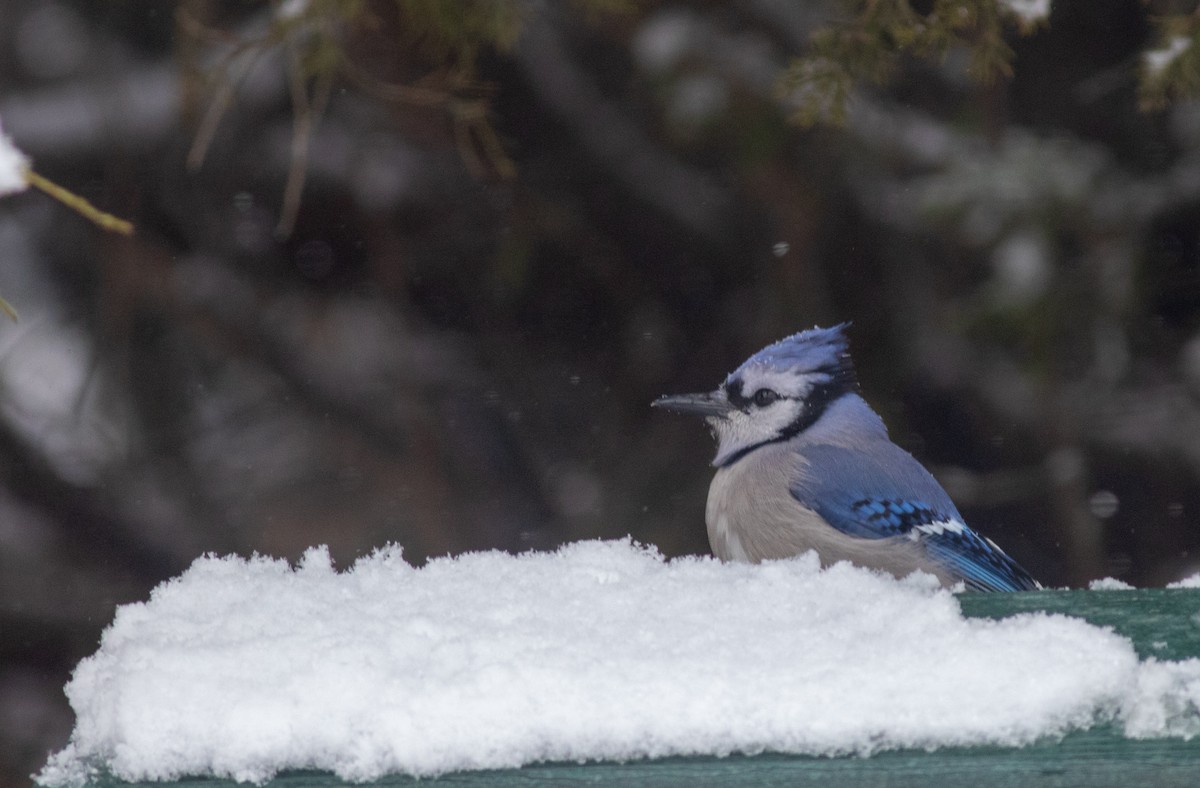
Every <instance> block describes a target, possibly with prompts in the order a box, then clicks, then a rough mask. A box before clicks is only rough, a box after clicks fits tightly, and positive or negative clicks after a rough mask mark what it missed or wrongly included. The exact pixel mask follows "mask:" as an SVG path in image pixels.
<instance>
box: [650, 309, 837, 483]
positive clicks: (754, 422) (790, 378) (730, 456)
mask: <svg viewBox="0 0 1200 788" xmlns="http://www.w3.org/2000/svg"><path fill="white" fill-rule="evenodd" d="M847 325H848V324H847V323H842V324H839V325H836V326H833V327H831V328H813V329H811V330H809V331H801V332H800V333H799V334H793V335H792V336H790V337H787V338H785V339H781V340H779V341H778V342H776V343H774V344H772V345H768V346H766V347H765V348H763V349H762V350H760V351H758V352H757V353H755V354H754V355H753V356H751V357H750V358H748V359H746V360H745V361H744V362H742V365H741V366H740V367H738V368H737V369H735V370H734V371H733V372H731V373H729V376H728V377H727V378H725V381H724V382H723V383H722V384H721V385H720V386H718V387H717V389H716V390H715V391H710V392H706V393H703V394H677V395H671V396H666V397H660V398H659V399H657V400H655V401H654V402H653V403H651V404H652V405H653V406H654V407H658V408H665V409H667V410H674V411H678V412H681V413H695V414H698V415H701V416H704V418H705V420H706V421H707V422H708V424H709V426H710V427H712V430H713V434H714V435H715V436H716V439H717V456H716V459H714V460H713V465H716V466H718V467H721V466H725V465H729V464H730V463H732V462H735V461H737V460H738V459H740V458H741V457H744V456H745V455H746V454H747V453H748V452H750V451H752V450H754V449H756V448H758V447H759V446H762V445H765V444H767V443H773V442H775V441H781V440H787V439H789V438H791V437H793V436H795V435H798V434H800V433H801V432H803V431H804V430H806V429H808V428H809V427H810V426H811V425H812V424H813V423H815V422H816V421H817V419H819V418H820V417H821V414H822V413H824V412H825V408H826V407H827V406H828V405H829V403H831V402H833V401H834V400H836V399H837V398H838V397H841V396H842V395H843V394H846V393H848V392H852V391H854V390H855V388H856V386H857V382H856V379H855V376H854V366H853V363H852V362H851V360H850V352H849V349H848V342H847V339H846V327H847Z"/></svg>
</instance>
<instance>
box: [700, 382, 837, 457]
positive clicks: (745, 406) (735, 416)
mask: <svg viewBox="0 0 1200 788" xmlns="http://www.w3.org/2000/svg"><path fill="white" fill-rule="evenodd" d="M735 374H736V375H737V377H735V376H730V378H729V379H728V380H727V381H726V382H725V384H724V385H723V386H722V387H721V389H719V391H720V393H721V395H723V396H725V397H726V399H727V401H728V402H729V404H730V406H731V407H730V409H729V412H728V413H727V414H726V415H724V416H709V417H708V418H707V419H706V420H707V421H708V424H709V426H710V427H712V430H713V434H714V435H715V436H716V438H717V456H716V459H714V460H713V465H717V466H720V465H724V464H725V463H726V462H728V461H729V459H730V458H731V457H734V456H735V455H737V454H738V453H739V452H742V451H744V450H746V449H749V448H752V447H755V446H758V445H760V444H762V443H766V442H768V441H772V440H776V439H778V438H780V437H781V436H783V435H784V433H785V432H786V431H787V429H788V428H789V427H791V426H792V425H794V424H795V423H796V422H797V421H798V420H799V419H800V418H801V417H802V416H803V415H804V413H805V409H806V404H805V400H806V398H807V396H808V394H809V392H811V391H812V388H813V386H814V384H815V383H818V382H820V381H821V380H822V379H825V378H827V377H828V376H827V375H824V374H822V373H817V374H813V373H808V374H803V373H797V372H793V371H780V370H774V369H767V368H753V367H752V368H749V369H745V370H740V371H739V373H735ZM739 384H740V386H739Z"/></svg>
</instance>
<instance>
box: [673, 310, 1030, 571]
mask: <svg viewBox="0 0 1200 788" xmlns="http://www.w3.org/2000/svg"><path fill="white" fill-rule="evenodd" d="M846 325H847V324H845V323H843V324H841V325H837V326H834V327H832V328H814V329H812V330H811V331H802V332H800V333H799V334H794V335H792V336H790V337H787V338H786V339H781V340H780V341H778V342H776V343H775V344H773V345H768V346H767V347H765V348H763V349H762V350H760V351H758V352H757V353H755V354H754V355H753V356H751V357H750V358H748V359H747V360H746V361H745V363H743V364H742V365H741V366H740V367H738V368H737V369H735V370H734V371H733V372H731V373H730V374H729V377H727V378H725V382H724V383H722V384H721V385H720V386H719V387H718V388H717V390H716V391H712V392H709V393H706V394H682V395H676V396H666V397H661V398H659V399H657V400H655V401H654V403H653V405H654V406H655V407H659V408H665V409H667V410H674V411H681V412H684V413H695V414H699V415H701V416H704V418H705V420H706V421H707V422H708V424H709V426H710V427H711V428H712V431H713V434H714V436H715V437H716V439H717V456H716V459H714V460H713V463H712V464H713V465H714V466H716V469H717V472H716V475H715V476H714V477H713V480H712V485H711V487H710V488H709V491H708V506H707V509H706V512H705V520H706V522H707V524H708V541H709V544H710V545H712V550H713V553H714V554H715V555H716V556H717V558H720V559H721V560H723V561H750V562H758V561H763V560H766V559H770V558H786V557H787V556H792V555H798V554H800V553H803V552H806V551H808V550H815V551H816V553H817V555H818V556H820V559H821V562H822V564H823V565H829V564H832V563H835V562H837V561H850V562H851V563H853V564H857V565H859V566H865V567H870V568H874V569H880V570H884V571H886V572H890V573H892V574H894V575H896V576H898V577H903V576H904V575H907V574H909V573H910V572H913V571H916V570H921V571H924V572H928V573H929V574H932V575H934V576H935V577H937V578H938V579H939V580H940V581H941V582H942V584H943V585H945V586H953V585H955V584H957V583H959V582H960V581H961V582H962V583H963V584H964V585H965V586H966V588H968V589H970V590H973V591H1022V590H1032V589H1037V588H1041V585H1039V584H1038V582H1037V581H1036V580H1034V579H1033V578H1032V577H1031V576H1030V575H1029V573H1028V572H1026V571H1025V570H1024V569H1022V568H1021V567H1020V566H1019V565H1018V564H1017V563H1016V562H1015V561H1013V560H1012V559H1011V558H1009V557H1008V555H1007V554H1006V553H1005V552H1004V551H1003V550H1001V549H1000V548H999V547H998V546H997V545H996V544H995V543H994V542H993V541H992V540H990V539H986V538H983V537H981V536H979V535H978V534H977V533H975V532H974V531H972V530H971V529H970V528H968V527H967V526H966V524H965V523H964V522H963V518H962V515H960V514H959V513H958V509H956V508H955V506H954V502H953V501H951V500H950V496H949V495H947V494H946V491H945V490H943V489H942V487H941V485H940V484H938V483H937V480H935V479H934V478H933V476H932V475H931V474H930V473H929V471H927V470H925V468H924V467H922V465H921V464H920V463H919V462H917V461H916V460H915V459H914V458H913V456H912V455H911V454H909V453H908V452H906V451H904V449H901V448H900V447H899V446H897V445H896V444H894V443H892V442H891V440H889V439H888V434H887V428H886V427H885V426H884V424H883V420H882V419H881V418H880V417H879V415H878V414H877V413H875V411H873V410H871V407H870V406H869V405H867V403H866V402H865V401H864V400H863V399H862V397H860V396H859V395H858V393H857V391H858V383H857V380H856V377H855V374H854V366H853V364H852V362H851V360H850V353H849V350H848V342H847V339H846Z"/></svg>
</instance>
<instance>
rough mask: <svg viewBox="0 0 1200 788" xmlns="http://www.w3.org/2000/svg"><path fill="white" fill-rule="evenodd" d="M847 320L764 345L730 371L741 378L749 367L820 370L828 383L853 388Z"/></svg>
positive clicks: (798, 372) (803, 371)
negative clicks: (827, 377) (826, 377)
mask: <svg viewBox="0 0 1200 788" xmlns="http://www.w3.org/2000/svg"><path fill="white" fill-rule="evenodd" d="M849 325H850V324H849V323H839V324H838V325H836V326H830V327H829V328H811V329H809V330H808V331H801V332H800V333H798V334H792V335H791V336H789V337H784V338H783V339H781V340H779V341H778V342H775V343H773V344H770V345H767V346H766V347H765V348H763V349H762V350H760V351H758V352H757V353H755V354H754V355H753V356H751V357H750V358H748V359H746V360H745V361H744V362H743V363H742V365H741V366H740V367H738V368H737V369H736V370H734V371H733V373H732V374H730V376H729V377H730V378H734V377H742V376H744V375H745V373H746V372H749V371H750V370H751V369H756V370H764V371H765V370H770V371H772V372H781V373H791V374H794V375H805V376H807V375H811V374H814V373H824V374H826V375H828V376H829V380H830V382H836V383H838V384H840V385H844V386H846V387H847V388H853V387H854V386H855V383H856V380H855V375H854V362H853V361H852V360H851V358H850V341H849V338H848V337H847V336H846V329H847V328H848V327H849Z"/></svg>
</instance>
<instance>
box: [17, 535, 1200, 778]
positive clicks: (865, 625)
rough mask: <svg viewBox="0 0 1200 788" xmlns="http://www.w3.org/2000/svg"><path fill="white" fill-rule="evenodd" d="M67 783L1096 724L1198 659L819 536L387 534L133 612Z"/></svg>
mask: <svg viewBox="0 0 1200 788" xmlns="http://www.w3.org/2000/svg"><path fill="white" fill-rule="evenodd" d="M66 692H67V696H68V698H69V699H70V702H71V705H72V706H73V708H74V710H75V714H76V725H75V730H74V732H73V733H72V736H71V740H70V742H69V744H68V745H67V747H66V748H65V749H64V750H63V751H61V752H59V753H58V754H56V755H54V756H53V757H52V758H51V760H50V762H49V764H48V765H47V766H46V767H45V768H44V769H43V771H42V772H41V773H40V774H39V775H38V780H39V781H40V782H41V783H43V784H45V785H51V786H60V785H71V784H75V783H78V782H80V781H82V780H84V779H86V777H87V775H88V774H89V773H90V772H91V770H94V769H97V768H104V769H107V770H109V771H111V772H112V773H113V774H114V775H116V776H117V777H119V778H122V779H126V780H145V779H156V780H161V779H173V778H178V777H181V776H185V775H216V776H222V777H229V778H234V779H238V780H251V781H262V780H266V779H269V778H270V777H271V776H273V775H274V774H275V773H277V772H278V771H280V770H284V769H320V770H328V771H331V772H334V773H336V774H337V775H338V776H340V777H342V778H343V779H350V780H366V779H373V778H378V777H380V776H383V775H385V774H388V773H407V774H412V775H436V774H439V773H444V772H448V771H454V770H468V769H483V768H503V767H517V766H520V765H522V764H527V763H532V762H538V761H547V760H549V761H584V760H594V759H631V758H642V757H650V758H655V757H665V756H672V755H695V754H715V755H726V754H729V753H734V752H743V753H757V752H762V751H776V752H784V753H808V754H821V755H842V754H857V755H870V754H872V753H874V752H877V751H879V750H884V749H892V748H935V747H940V746H959V745H974V744H988V743H990V744H996V745H1004V746H1019V745H1023V744H1027V743H1029V742H1032V741H1034V740H1036V739H1039V738H1041V737H1046V736H1060V735H1062V734H1064V733H1066V732H1068V731H1070V730H1073V729H1078V728H1084V727H1088V726H1090V725H1092V724H1094V723H1098V722H1108V721H1113V720H1116V721H1118V722H1124V724H1125V726H1126V732H1127V734H1128V735H1136V736H1157V735H1191V734H1192V733H1194V732H1195V730H1196V729H1197V727H1198V726H1200V715H1198V714H1197V712H1196V706H1197V703H1198V702H1200V661H1197V660H1188V661H1186V662H1178V663H1173V662H1157V661H1154V660H1147V661H1145V662H1140V661H1139V659H1138V657H1137V655H1136V654H1135V652H1134V649H1133V646H1132V644H1131V643H1130V641H1128V640H1127V639H1125V638H1123V637H1121V636H1120V635H1117V634H1115V633H1113V632H1112V631H1111V630H1108V629H1105V628H1102V627H1097V626H1092V625H1090V624H1088V623H1086V622H1084V621H1082V620H1079V619H1074V618H1069V617H1065V616H1060V615H1048V614H1044V613H1034V614H1022V615H1017V616H1013V617H1011V618H1007V619H1003V620H1000V621H990V620H982V619H968V618H965V617H964V616H963V614H962V611H961V609H960V607H959V603H958V600H957V599H956V597H954V596H953V595H952V594H950V593H948V592H946V591H944V590H942V589H940V588H939V587H938V584H937V582H936V581H935V580H934V579H933V578H931V577H928V576H925V575H920V574H918V575H913V576H912V577H910V578H907V579H906V580H899V581H898V580H895V579H893V578H891V577H889V576H884V575H879V574H875V573H872V572H869V571H867V570H863V569H858V568H855V567H852V566H849V565H846V564H839V565H837V566H834V567H832V568H830V569H827V570H821V569H820V567H819V565H818V562H817V560H816V558H815V557H814V556H813V555H811V554H809V555H805V556H801V557H799V558H797V559H792V560H789V561H781V562H774V563H767V564H762V565H745V564H722V563H719V562H717V561H715V560H712V559H707V558H705V559H700V558H684V559H677V560H674V561H670V562H667V561H665V560H664V559H663V558H662V557H661V556H660V555H659V554H658V553H657V552H656V551H654V550H652V549H648V548H643V547H639V546H637V545H635V544H632V543H630V542H628V541H621V542H583V543H577V544H573V545H569V546H567V547H564V548H562V549H560V550H559V551H557V552H555V553H528V554H524V555H520V556H510V555H507V554H503V553H496V552H492V553H476V554H469V555H464V556H461V557H458V558H445V559H439V560H435V561H431V562H430V563H428V564H427V565H425V566H424V567H423V568H420V569H416V568H413V567H411V566H409V565H408V564H407V563H405V562H404V561H403V559H402V557H401V554H400V551H399V549H397V548H390V549H385V550H382V551H380V552H377V553H375V554H373V555H371V556H368V557H365V558H362V559H360V560H359V561H358V562H356V563H355V564H354V566H353V567H351V568H350V569H348V570H346V571H342V572H338V571H335V569H334V568H333V566H332V563H331V560H330V557H329V553H328V551H326V550H325V549H324V548H314V549H311V550H309V551H308V552H307V553H306V554H305V556H304V558H303V559H302V560H301V561H300V562H299V564H298V565H297V566H296V567H294V568H293V567H291V566H289V565H288V564H287V563H286V562H285V561H281V560H276V559H269V558H262V557H255V558H251V559H242V558H237V557H214V556H207V557H204V558H202V559H199V560H197V561H196V562H195V563H194V564H193V565H192V567H191V568H190V569H188V570H187V571H186V572H185V573H184V574H183V575H181V576H180V577H178V578H176V579H174V580H171V581H169V582H166V583H164V584H162V585H161V586H159V587H158V588H156V589H155V590H154V591H153V592H152V593H151V596H150V599H149V601H147V602H144V603H138V604H131V605H125V606H122V607H121V608H119V609H118V611H117V613H116V616H115V618H114V620H113V622H112V624H111V625H110V626H109V627H108V629H107V630H106V631H105V633H104V635H103V638H102V640H101V643H100V648H99V650H98V651H97V652H96V653H95V654H94V655H92V656H91V657H88V658H87V659H85V660H83V661H82V662H81V663H80V664H79V666H78V667H77V668H76V670H75V673H74V676H73V677H72V679H71V681H70V682H69V683H68V685H67V688H66Z"/></svg>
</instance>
